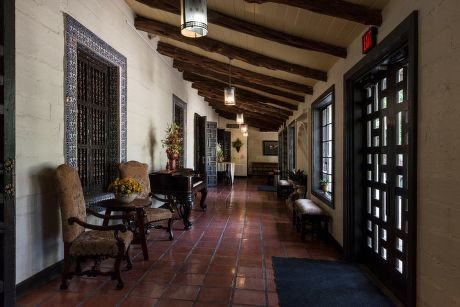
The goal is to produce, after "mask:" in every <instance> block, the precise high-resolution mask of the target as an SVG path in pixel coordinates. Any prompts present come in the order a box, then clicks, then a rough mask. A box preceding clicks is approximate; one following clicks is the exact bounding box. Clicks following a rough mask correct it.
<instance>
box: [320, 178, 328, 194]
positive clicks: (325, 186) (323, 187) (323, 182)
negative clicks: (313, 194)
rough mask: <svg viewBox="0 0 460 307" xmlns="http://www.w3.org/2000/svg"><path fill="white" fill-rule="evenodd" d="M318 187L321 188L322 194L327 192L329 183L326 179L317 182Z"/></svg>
mask: <svg viewBox="0 0 460 307" xmlns="http://www.w3.org/2000/svg"><path fill="white" fill-rule="evenodd" d="M319 185H320V186H321V190H323V192H324V193H326V192H327V189H328V185H329V182H328V181H327V180H326V179H321V180H320V181H319Z"/></svg>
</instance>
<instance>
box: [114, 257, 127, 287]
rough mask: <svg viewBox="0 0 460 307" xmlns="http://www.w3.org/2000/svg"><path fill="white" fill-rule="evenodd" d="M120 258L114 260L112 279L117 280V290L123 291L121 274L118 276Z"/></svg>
mask: <svg viewBox="0 0 460 307" xmlns="http://www.w3.org/2000/svg"><path fill="white" fill-rule="evenodd" d="M121 258H123V257H117V259H116V260H115V264H114V266H113V273H112V279H116V280H118V283H117V289H118V290H121V289H123V286H124V284H123V280H122V279H121V274H120V263H121Z"/></svg>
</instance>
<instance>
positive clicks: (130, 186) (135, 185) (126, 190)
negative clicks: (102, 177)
mask: <svg viewBox="0 0 460 307" xmlns="http://www.w3.org/2000/svg"><path fill="white" fill-rule="evenodd" d="M109 191H110V192H113V193H115V195H118V196H123V195H130V194H133V193H140V192H142V184H141V183H140V182H138V181H136V180H134V179H133V178H130V177H128V178H123V179H120V178H117V179H115V180H114V181H113V182H112V183H111V184H110V186H109Z"/></svg>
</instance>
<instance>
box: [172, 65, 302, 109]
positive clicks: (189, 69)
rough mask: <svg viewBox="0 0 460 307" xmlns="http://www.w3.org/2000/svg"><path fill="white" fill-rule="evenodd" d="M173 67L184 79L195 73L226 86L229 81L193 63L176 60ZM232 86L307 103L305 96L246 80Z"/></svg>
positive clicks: (236, 80)
mask: <svg viewBox="0 0 460 307" xmlns="http://www.w3.org/2000/svg"><path fill="white" fill-rule="evenodd" d="M173 66H174V67H175V68H177V69H178V70H179V71H182V72H184V78H185V76H186V75H187V74H188V73H194V74H196V75H199V76H202V77H206V78H212V79H215V80H218V81H220V82H223V83H226V84H227V83H228V81H229V80H228V74H227V75H224V74H221V73H217V72H215V71H212V70H210V69H205V68H203V67H202V66H201V65H194V64H191V63H185V62H181V61H178V60H176V59H175V60H174V62H173ZM232 84H233V85H235V86H237V87H238V86H243V87H246V88H249V89H254V90H257V91H260V92H264V93H267V94H271V95H275V96H279V97H282V98H287V99H290V100H293V101H295V102H304V101H305V96H303V95H299V94H295V93H290V92H285V91H282V90H279V89H276V88H272V87H268V86H265V85H261V84H258V83H254V82H248V81H245V80H242V79H232Z"/></svg>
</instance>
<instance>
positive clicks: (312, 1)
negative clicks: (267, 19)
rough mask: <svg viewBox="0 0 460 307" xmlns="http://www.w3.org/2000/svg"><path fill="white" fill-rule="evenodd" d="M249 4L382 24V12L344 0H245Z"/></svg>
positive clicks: (377, 24) (362, 22) (368, 23)
mask: <svg viewBox="0 0 460 307" xmlns="http://www.w3.org/2000/svg"><path fill="white" fill-rule="evenodd" d="M245 1H246V2H249V3H258V4H263V3H268V2H272V3H278V4H285V5H289V6H295V7H298V8H301V9H304V10H308V11H312V12H315V13H319V14H322V15H328V16H332V17H338V18H342V19H347V20H351V21H354V22H358V23H361V24H365V25H376V26H380V25H381V24H382V11H381V10H379V9H373V8H369V7H367V6H364V5H360V4H355V3H351V2H347V1H343V0H328V1H324V0H245Z"/></svg>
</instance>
